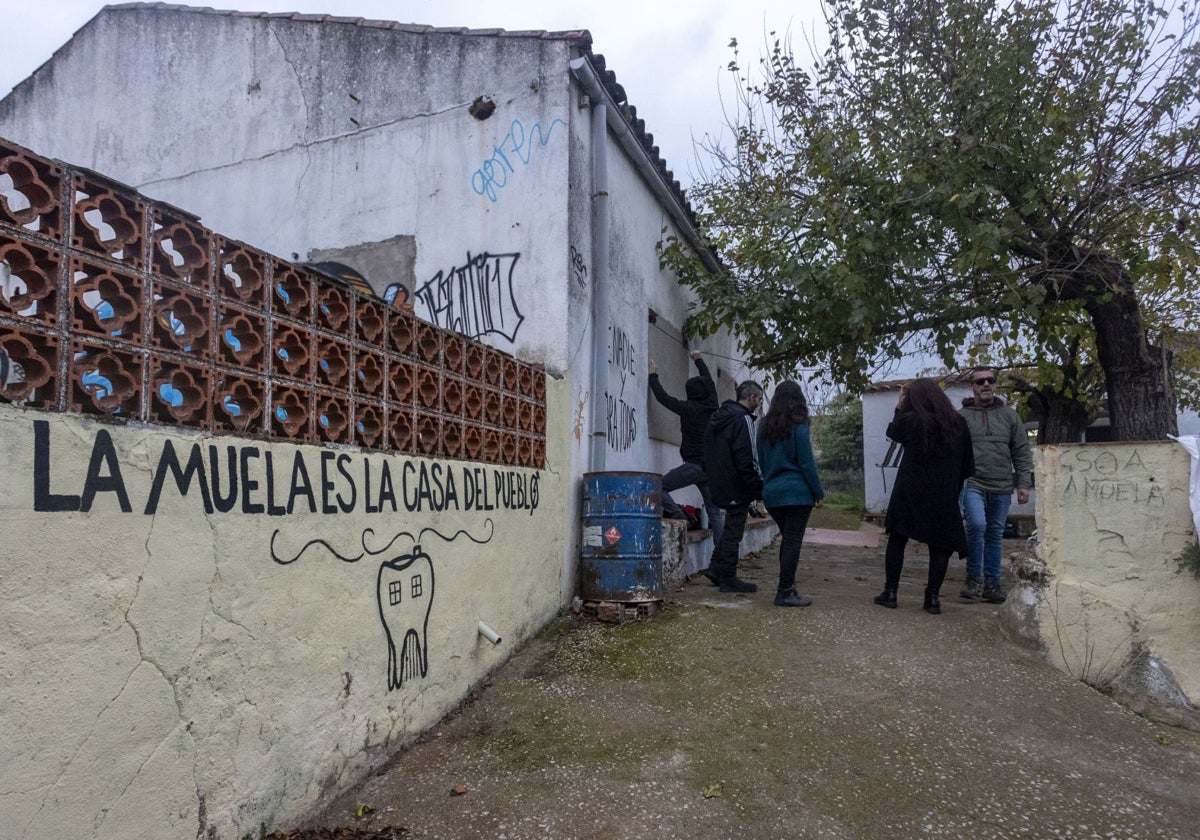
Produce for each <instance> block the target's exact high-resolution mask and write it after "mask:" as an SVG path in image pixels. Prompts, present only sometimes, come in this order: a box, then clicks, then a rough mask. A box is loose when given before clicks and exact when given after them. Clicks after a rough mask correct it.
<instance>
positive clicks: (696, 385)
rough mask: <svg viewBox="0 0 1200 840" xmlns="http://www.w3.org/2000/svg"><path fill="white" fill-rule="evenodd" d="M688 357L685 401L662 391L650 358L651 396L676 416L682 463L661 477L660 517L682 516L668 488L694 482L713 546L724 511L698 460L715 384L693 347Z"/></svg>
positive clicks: (713, 408)
mask: <svg viewBox="0 0 1200 840" xmlns="http://www.w3.org/2000/svg"><path fill="white" fill-rule="evenodd" d="M691 357H692V361H693V362H695V363H696V370H697V371H699V376H693V377H692V378H691V379H689V380H688V381H687V382H686V383H685V384H684V393H686V394H687V399H686V400H680V399H676V398H675V397H672V396H671V395H670V394H668V393H667V392H666V390H665V389H664V388H663V386H662V383H661V382H659V381H658V366H657V365H655V364H654V360H653V359H651V360H650V390H651V391H653V392H654V398H655V399H656V400H658V401H659V402H660V403H661V404H662V405H663V407H665V408H666V409H667V410H668V411H671V412H673V413H675V414H678V415H679V435H680V444H679V455H680V457H682V458H683V463H682V464H680V465H679V466H678V467H675V469H673V470H671V471H670V472H668V473H667V474H666V475H664V476H663V477H662V490H663V493H662V506H663V516H667V517H671V518H674V519H682V518H684V515H683V511H682V510H681V509H680V507H679V505H678V504H676V502H675V500H674V499H672V498H671V491H672V490H679V489H681V488H683V487H687V486H688V485H689V484H694V485H696V489H697V490H699V491H700V497H701V498H702V499H703V500H704V509H705V511H707V512H708V527H709V528H712V534H713V547H714V548H715V547H716V545H717V543H719V542H720V541H721V532H722V530H723V527H722V526H723V525H724V523H725V511H723V510H721V508H719V507H717V505H716V504H714V503H713V500H712V494H711V493H710V492H709V489H708V478H707V477H706V476H705V475H704V467H703V466H702V465H701V461H703V460H704V429H705V427H706V426H708V418H710V417H712V414H713V412H714V411H716V410H717V407H718V406H719V405H720V403H719V402H718V401H717V385H716V383H715V382H713V378H712V374H710V373H709V372H708V365H706V364H704V360H703V359H702V358H700V352H699V351H698V350H693V351H692V353H691Z"/></svg>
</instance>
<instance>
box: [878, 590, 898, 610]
mask: <svg viewBox="0 0 1200 840" xmlns="http://www.w3.org/2000/svg"><path fill="white" fill-rule="evenodd" d="M875 603H876V604H878V605H879V606H881V607H887V608H888V609H889V610H894V609H896V590H895V589H888V588H886V587H885V588H884V590H883V591H882V592H880V593H879V594H878V595H876V596H875Z"/></svg>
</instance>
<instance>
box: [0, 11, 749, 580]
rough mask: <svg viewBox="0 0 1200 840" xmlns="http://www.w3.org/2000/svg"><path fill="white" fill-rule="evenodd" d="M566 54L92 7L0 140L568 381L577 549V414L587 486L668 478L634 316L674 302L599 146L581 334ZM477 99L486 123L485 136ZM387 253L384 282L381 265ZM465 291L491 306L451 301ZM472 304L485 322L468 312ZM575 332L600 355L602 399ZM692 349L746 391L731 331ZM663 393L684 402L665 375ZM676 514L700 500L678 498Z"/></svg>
mask: <svg viewBox="0 0 1200 840" xmlns="http://www.w3.org/2000/svg"><path fill="white" fill-rule="evenodd" d="M147 45H160V46H161V47H162V49H158V50H150V49H147ZM194 45H203V48H202V49H196V48H192V47H193V46H194ZM575 52H576V48H575V47H573V46H572V44H571V43H570V42H569V41H567V40H556V39H540V38H532V37H514V36H503V37H498V36H480V35H456V34H449V33H423V34H419V33H411V32H404V31H400V30H392V29H380V28H373V27H363V26H356V25H353V24H345V23H317V22H312V21H293V20H287V19H279V18H274V19H273V18H254V17H239V16H230V15H221V14H205V13H199V12H196V11H178V10H170V9H111V10H108V11H105V12H103V13H101V14H99V15H98V16H97V17H96V18H95V19H94V20H93V21H92V22H91V23H89V24H88V25H87V26H86V27H85V28H84V29H83V30H81V31H80V32H79V33H78V34H77V35H76V37H75V38H74V39H73V40H72V41H71V42H70V43H69V44H68V45H66V46H65V47H64V48H63V49H62V50H60V51H59V53H58V54H56V56H55V58H54V59H53V61H52V62H51V63H50V64H49V65H47V66H46V67H44V68H42V70H40V71H39V72H38V73H37V74H35V75H34V76H33V77H31V78H30V79H28V80H26V81H25V82H23V83H22V84H21V85H19V86H18V87H17V89H15V90H14V92H13V93H12V94H11V95H10V96H9V97H7V98H6V99H5V100H4V101H3V102H0V136H8V137H11V138H12V139H13V140H16V141H17V142H20V143H23V144H26V145H29V146H30V147H31V148H34V149H36V150H38V151H39V152H41V153H45V154H51V155H55V156H58V157H61V158H63V159H65V160H68V161H71V162H78V163H80V164H83V165H88V166H92V167H94V168H96V169H98V170H100V171H102V172H104V173H105V174H107V175H111V176H112V177H115V178H118V179H120V180H123V181H127V182H129V183H132V184H134V185H136V186H138V187H139V188H140V189H142V190H143V191H145V192H146V193H147V194H149V195H151V196H153V197H156V198H159V199H162V200H164V201H169V202H171V203H173V204H176V205H178V206H181V207H184V208H187V209H188V210H189V211H191V212H194V213H196V214H198V215H199V216H200V217H201V218H202V220H203V221H204V223H205V224H206V225H207V226H209V227H211V228H214V229H216V230H219V231H220V232H221V233H223V234H225V235H228V236H231V237H235V238H238V239H241V240H243V241H246V242H249V243H251V244H253V245H255V246H256V247H260V248H263V249H264V250H267V251H269V252H271V253H275V254H278V255H280V256H282V257H284V258H285V259H288V258H291V259H297V260H306V259H327V258H330V257H331V256H333V257H336V258H337V259H339V260H341V261H343V262H346V263H348V264H349V265H351V267H353V268H356V269H358V270H359V271H361V272H362V273H364V274H365V275H366V276H367V280H368V281H369V282H370V283H371V285H372V286H373V287H374V288H375V289H376V291H380V292H382V291H383V290H385V289H386V288H387V287H388V286H389V285H390V284H392V283H393V282H402V283H406V284H407V285H411V286H412V287H411V288H407V289H406V290H405V291H406V292H407V293H408V294H409V296H410V299H411V300H412V301H413V303H414V307H415V311H416V313H417V315H418V316H420V317H422V318H425V319H426V320H430V321H433V322H436V323H438V324H439V325H441V326H444V327H448V328H451V329H455V330H458V331H460V332H464V333H467V334H469V335H472V336H474V337H477V338H479V339H480V340H482V341H485V342H487V343H488V344H491V345H492V346H494V347H497V348H499V349H502V350H505V351H507V352H510V353H513V354H515V355H517V356H519V357H520V358H522V359H525V360H528V361H534V362H541V363H544V364H545V365H546V367H547V370H548V371H549V372H550V373H551V375H553V376H561V377H564V378H565V379H566V380H569V381H570V383H571V389H572V411H571V412H570V414H569V418H570V419H569V420H568V421H567V422H568V424H569V427H568V429H569V433H570V435H571V440H572V446H573V448H572V458H571V460H570V462H569V470H570V475H571V477H572V478H573V479H575V484H574V485H573V490H572V500H573V501H572V506H571V512H570V515H569V517H568V518H569V520H570V522H569V524H567V525H566V527H569V528H572V529H574V530H576V531H577V530H578V526H577V523H578V519H579V516H578V512H579V508H578V501H579V498H578V497H579V489H578V486H577V485H578V479H579V477H580V476H581V475H582V473H583V472H586V471H588V470H589V469H592V468H593V467H592V465H591V464H590V462H589V460H588V448H587V445H586V444H587V442H588V439H589V437H590V435H591V434H592V431H593V428H592V427H593V419H594V418H593V409H594V408H595V406H596V405H597V404H601V405H602V408H603V412H602V414H601V417H602V418H604V419H603V420H602V421H601V425H602V426H605V427H607V425H608V423H609V422H611V424H612V425H611V429H609V428H605V429H604V431H605V432H606V434H607V435H608V443H609V449H608V463H607V464H606V468H607V469H613V470H625V469H634V470H650V471H655V472H665V471H666V470H668V469H670V468H671V467H673V466H675V465H676V464H678V463H679V455H678V450H677V444H674V443H673V442H672V441H671V439H670V438H671V437H672V436H671V435H669V434H668V435H667V438H668V440H667V441H662V440H659V439H655V438H652V437H651V436H650V434H649V424H648V422H647V413H648V410H649V403H650V402H651V401H652V399H653V398H652V397H651V396H650V394H649V389H648V387H647V379H646V365H647V362H648V347H649V341H650V330H652V329H653V327H652V326H651V325H650V324H649V317H648V316H649V312H650V311H651V310H654V311H655V312H656V313H657V314H658V315H659V317H660V324H661V325H662V327H663V328H664V329H667V330H672V331H678V330H679V329H680V328H681V327H682V325H683V323H684V321H685V319H686V315H687V307H688V304H689V302H690V301H691V300H692V299H693V296H692V295H691V294H690V293H689V292H688V291H687V290H686V289H685V288H684V287H682V286H680V285H679V284H678V283H677V282H676V281H675V279H674V277H673V276H671V275H670V274H669V273H667V272H664V271H663V270H662V269H661V268H660V267H659V264H658V255H657V251H656V245H657V243H658V242H659V240H660V238H662V237H663V235H664V234H663V229H664V227H666V229H667V234H668V235H670V234H678V232H679V231H678V230H677V229H676V228H675V226H674V225H673V224H672V223H671V221H670V219H669V217H668V215H667V214H666V212H665V211H664V210H663V208H662V206H661V204H660V202H659V200H658V199H657V198H656V197H655V196H654V194H653V193H652V191H651V190H650V189H649V187H648V186H647V185H646V183H645V181H644V179H643V176H642V175H641V174H640V173H639V172H638V171H637V169H636V167H635V166H634V165H633V163H632V162H631V161H630V159H629V157H628V155H627V154H626V153H625V151H624V150H623V149H622V148H621V146H620V144H619V143H618V142H617V140H616V139H615V138H614V137H613V136H612V135H611V134H608V160H609V175H610V189H609V192H610V196H611V199H610V201H611V218H612V234H611V241H610V246H611V258H610V260H611V265H610V267H609V282H610V285H611V298H612V302H613V306H612V317H611V319H610V322H609V323H605V324H599V325H597V324H594V323H593V317H592V312H593V296H594V292H595V289H594V284H593V279H594V276H595V265H594V254H593V253H592V251H593V243H592V218H591V216H592V194H593V188H592V171H591V157H592V143H591V136H590V125H591V112H590V110H589V109H588V108H586V107H578V106H579V96H580V91H579V88H578V87H577V85H576V84H575V83H574V82H573V81H572V79H571V76H570V73H569V70H568V66H567V65H568V62H569V60H570V59H571V58H572V57H573V55H574V54H575ZM113 55H121V56H127V60H123V61H120V62H114V61H111V60H109V58H108V57H110V56H113ZM213 56H220V60H219V61H215V62H214V60H213V58H212V57H213ZM130 90H138V91H140V95H139V96H135V97H134V96H129V95H128V91H130ZM481 97H486V99H487V100H489V101H490V102H491V103H492V104H494V106H495V110H494V111H493V112H491V114H490V115H489V116H487V118H486V119H479V118H477V117H478V115H481V114H482V113H483V112H481V111H480V110H479V109H478V108H474V107H473V106H474V105H475V104H476V102H477V101H478V100H480V98H481ZM97 103H103V105H102V106H100V105H98V104H97ZM472 112H474V113H475V116H473V115H472ZM414 251H415V253H414ZM389 253H392V254H393V260H392V262H393V264H394V265H395V267H396V271H395V273H394V274H393V275H389V274H388V273H386V271H384V270H383V269H381V268H379V266H386V265H387V262H388V261H387V255H388V254H389ZM356 254H357V258H356ZM410 277H411V278H415V279H413V280H409V279H408V278H410ZM464 283H465V285H464ZM473 283H475V284H482V285H483V286H485V287H486V288H487V289H488V290H489V294H488V295H486V296H483V297H480V296H478V295H474V296H471V295H464V294H463V292H464V289H465V290H468V291H469V289H470V288H471V287H472V286H471V284H473ZM479 306H482V307H483V309H484V312H485V314H486V316H487V317H483V318H478V317H474V316H473V315H472V313H474V312H476V311H477V310H478V307H479ZM593 328H598V329H601V330H604V331H605V337H606V342H605V343H606V350H605V352H604V353H602V355H603V356H604V360H603V364H604V365H605V366H606V367H607V368H608V377H609V387H608V388H607V389H606V391H607V392H606V393H602V394H592V393H591V390H592V359H591V352H592V330H593ZM655 335H656V336H658V337H661V333H655ZM693 346H696V347H698V348H699V349H702V350H704V351H705V352H706V353H708V356H707V358H708V362H709V366H710V367H711V368H712V370H713V372H714V374H716V375H717V377H718V381H719V384H720V385H721V386H722V388H723V393H724V394H729V392H731V390H732V385H733V383H734V381H736V380H739V379H742V378H745V377H746V375H747V374H746V373H745V371H744V365H743V364H742V362H741V361H740V359H741V356H740V354H739V353H738V352H737V350H736V344H735V341H734V340H733V338H732V337H731V336H730V335H729V334H727V333H721V334H718V335H717V336H714V337H713V338H712V339H709V340H707V341H705V342H696V343H694V344H693ZM687 349H688V348H686V347H684V346H683V344H682V343H678V344H675V345H674V346H673V347H672V352H673V353H674V354H675V355H674V357H673V358H671V357H666V356H664V357H662V358H659V359H658V361H659V364H660V365H662V366H663V370H664V374H666V373H668V372H669V371H671V370H673V369H677V370H679V371H681V372H683V371H687V373H688V375H690V373H691V371H689V370H688V368H689V365H690V363H689V362H688V361H687ZM660 355H661V354H660ZM664 382H665V383H666V385H667V387H668V388H669V389H671V390H673V391H675V392H678V393H682V390H683V378H680V379H679V381H678V382H673V381H669V379H668V378H664ZM730 395H731V394H730ZM679 500H680V501H682V502H689V503H692V504H698V503H699V501H700V499H699V494H698V493H695V491H694V490H690V489H687V490H684V491H681V493H680V494H679ZM577 549H578V546H577V545H575V546H572V547H571V548H570V549H569V550H568V551H567V553H566V554H565V555H564V558H563V563H564V566H565V567H566V574H564V581H573V574H572V572H573V570H574V568H575V567H576V566H575V564H576V563H577V559H578V550H577ZM563 594H564V597H569V595H570V591H569V590H565V591H564V593H563Z"/></svg>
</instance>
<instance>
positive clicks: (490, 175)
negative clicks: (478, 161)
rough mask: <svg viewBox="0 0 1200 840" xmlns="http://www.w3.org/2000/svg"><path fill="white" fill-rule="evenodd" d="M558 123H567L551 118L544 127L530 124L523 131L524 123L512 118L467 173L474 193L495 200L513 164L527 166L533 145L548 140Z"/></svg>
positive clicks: (515, 166) (535, 145) (514, 166)
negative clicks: (489, 150)
mask: <svg viewBox="0 0 1200 840" xmlns="http://www.w3.org/2000/svg"><path fill="white" fill-rule="evenodd" d="M560 125H561V126H563V127H564V128H565V127H566V125H567V124H566V123H565V122H563V121H562V120H560V119H558V118H555V119H553V120H551V121H550V124H549V125H548V126H547V127H546V128H544V129H543V128H542V124H541V123H534V124H533V126H532V127H531V128H530V129H529V130H528V131H526V130H525V124H524V123H522V122H521V121H520V120H513V121H512V124H511V125H509V127H508V134H506V135H504V139H503V140H501V141H500V142H499V143H497V144H496V145H495V146H493V147H492V156H491V157H490V158H488V159H487V160H485V161H484V162H483V165H482V166H480V167H479V168H478V169H476V170H475V171H474V172H473V173H471V189H473V190H475V194H476V195H483V196H487V199H488V201H495V200H496V192H497V190H502V189H504V188H505V187H506V186H508V176H509V175H511V174H513V173H514V172H516V171H517V164H518V163H519V164H521V166H522V168H523V167H526V166H529V161H530V160H531V159H532V158H533V150H534V148H540V147H543V146H545V145H546V144H547V143H549V142H550V137H551V136H552V135H553V134H554V128H555V126H560Z"/></svg>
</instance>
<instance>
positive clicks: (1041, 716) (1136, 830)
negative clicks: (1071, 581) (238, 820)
mask: <svg viewBox="0 0 1200 840" xmlns="http://www.w3.org/2000/svg"><path fill="white" fill-rule="evenodd" d="M880 555H881V552H880V550H879V549H864V548H854V547H833V546H806V547H805V551H804V554H803V557H802V561H801V571H800V576H799V581H800V590H801V591H802V592H805V593H806V594H809V595H811V596H812V597H813V598H814V601H815V603H814V605H813V606H812V607H809V608H807V609H781V608H777V607H774V606H773V605H772V604H771V594H772V591H773V588H774V587H773V583H774V581H773V577H774V570H775V554H774V548H772V549H770V550H768V551H766V552H763V553H762V554H760V555H758V556H757V557H753V558H750V559H749V560H748V561H744V564H743V574H744V576H746V577H748V578H750V579H752V580H757V582H758V583H759V584H760V586H761V587H762V591H760V592H758V593H756V594H754V595H751V596H738V595H722V594H720V593H718V592H717V591H716V590H715V589H714V588H713V587H711V586H710V585H709V584H708V583H707V582H706V581H705V580H704V579H703V578H702V577H701V578H697V579H696V580H695V581H693V582H691V583H689V584H687V585H686V586H684V587H683V588H682V589H681V590H680V591H678V592H676V593H672V599H673V600H672V602H671V604H670V606H669V608H668V609H667V610H666V611H665V612H664V613H663V614H660V616H659V617H657V618H656V619H654V620H653V621H651V622H648V623H633V624H625V625H620V626H605V625H597V624H589V623H584V622H578V621H575V620H571V619H565V620H563V621H561V622H558V623H556V624H553V625H551V626H550V627H548V628H547V629H546V631H545V632H544V633H543V634H542V636H541V638H539V639H538V640H536V641H535V642H533V643H531V644H530V645H528V646H527V647H526V648H525V649H524V650H522V651H520V652H519V653H518V654H517V655H516V656H514V657H513V659H512V660H511V661H510V662H509V664H507V665H506V666H505V667H504V668H503V669H501V671H500V672H498V674H497V675H496V677H495V679H494V680H493V681H492V683H491V684H490V685H489V686H487V687H486V688H485V689H484V690H482V691H481V692H480V693H479V694H478V696H477V697H476V698H475V699H473V700H472V701H471V702H470V703H468V704H467V705H466V706H465V707H464V708H463V709H462V710H461V711H460V712H459V713H458V714H456V715H454V716H452V717H451V718H449V719H447V720H446V721H444V722H443V723H442V724H441V725H439V726H438V727H437V728H435V729H434V730H433V731H432V732H430V733H428V734H427V735H426V736H425V737H424V738H423V739H422V740H421V741H420V742H418V743H417V744H416V745H414V746H413V747H412V748H411V749H409V750H408V751H406V752H405V753H404V754H403V755H401V756H399V757H398V758H397V759H396V760H395V761H394V762H393V763H392V764H391V766H390V767H389V768H387V770H386V771H385V772H384V773H382V774H381V775H378V776H376V777H374V778H372V779H370V780H369V781H368V782H366V783H365V784H363V785H362V786H361V787H360V788H359V789H357V790H355V791H352V792H351V793H349V794H347V795H346V796H343V797H342V798H341V799H339V800H337V801H335V802H334V803H333V804H332V805H331V806H330V808H329V809H328V810H327V811H326V812H324V813H323V814H320V815H319V816H318V818H317V819H316V820H315V821H314V825H331V826H336V825H352V826H353V827H354V828H355V829H357V830H358V831H361V832H362V836H363V837H371V838H374V837H387V836H388V835H387V833H385V832H386V827H388V826H392V827H396V828H397V836H406V837H431V838H455V839H456V840H474V838H488V840H497V838H504V840H516V838H597V840H599V838H603V839H604V840H623V838H631V839H632V838H647V837H654V838H663V840H666V838H685V837H687V838H725V837H728V838H735V837H736V838H764V839H765V838H864V840H865V839H866V838H880V840H898V838H911V837H953V838H1038V840H1040V838H1049V837H1054V838H1177V840H1186V838H1195V837H1198V836H1200V796H1198V795H1197V794H1198V792H1200V751H1197V746H1198V742H1197V739H1196V737H1195V736H1194V735H1193V734H1190V733H1185V732H1180V731H1176V730H1171V729H1168V728H1165V727H1161V726H1157V725H1154V724H1151V723H1149V722H1147V721H1146V720H1144V719H1142V718H1140V717H1138V716H1136V715H1134V714H1133V713H1131V712H1129V711H1127V710H1126V709H1124V708H1123V707H1121V706H1119V705H1117V704H1115V703H1114V702H1112V701H1111V700H1109V699H1108V698H1106V697H1104V696H1102V695H1100V694H1098V693H1097V692H1095V691H1093V690H1092V689H1090V688H1088V687H1086V686H1085V685H1083V684H1081V683H1078V682H1075V681H1074V680H1072V679H1070V678H1069V677H1067V676H1066V675H1064V674H1062V673H1060V672H1059V671H1057V670H1055V669H1053V668H1051V667H1050V666H1048V665H1046V664H1044V663H1043V662H1041V661H1040V660H1038V659H1037V658H1036V657H1035V656H1033V655H1031V654H1029V653H1027V652H1026V651H1024V650H1022V649H1020V648H1018V647H1016V646H1014V645H1011V644H1009V643H1008V642H1006V641H1005V640H1004V639H1003V638H1002V637H1001V635H1000V632H999V629H998V626H997V621H996V610H997V608H996V607H993V606H988V605H983V604H967V603H964V602H962V601H960V600H959V599H958V598H957V597H956V596H957V592H958V588H959V586H960V580H957V579H951V580H949V581H947V584H946V586H945V588H944V590H943V596H944V598H945V600H944V601H943V607H944V612H943V614H942V615H941V616H937V617H934V616H929V615H926V614H925V613H924V612H923V611H922V610H921V609H920V591H921V588H922V585H923V584H922V578H923V576H924V572H925V567H924V564H923V563H921V562H920V560H919V558H917V557H916V556H915V555H914V556H910V560H909V563H908V566H909V568H908V569H907V570H906V577H905V579H904V581H903V583H902V586H901V591H900V602H901V605H900V608H899V609H897V610H884V609H881V608H879V607H877V606H875V605H874V604H872V603H871V598H872V597H873V596H874V594H875V593H876V592H877V591H878V589H879V587H880V584H881V572H880V567H881V565H882V561H881V556H880ZM958 571H959V576H961V566H959V570H958ZM953 577H954V576H953V574H952V578H953ZM457 786H464V787H465V793H462V794H461V795H453V794H452V790H453V789H454V788H456V787H457ZM360 804H367V805H370V806H371V807H373V808H374V809H375V811H374V812H373V813H372V814H370V815H369V816H367V817H366V818H365V819H363V820H361V821H355V820H354V819H353V818H352V814H353V813H354V811H355V809H356V808H357V807H358V806H359V805H360ZM399 828H403V829H405V832H404V834H403V835H401V834H400V833H399V830H398V829H399ZM335 836H336V835H335ZM348 836H354V835H353V834H350V835H348Z"/></svg>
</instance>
